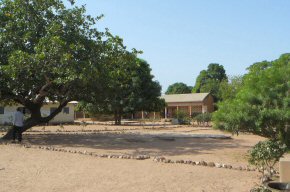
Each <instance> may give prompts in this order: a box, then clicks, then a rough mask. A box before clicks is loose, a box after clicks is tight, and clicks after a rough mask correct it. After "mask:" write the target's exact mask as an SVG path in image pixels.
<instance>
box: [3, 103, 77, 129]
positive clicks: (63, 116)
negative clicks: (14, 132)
mask: <svg viewBox="0 0 290 192" xmlns="http://www.w3.org/2000/svg"><path fill="white" fill-rule="evenodd" d="M57 106H58V104H47V105H44V106H43V107H42V108H41V115H42V116H43V117H45V116H48V115H49V114H50V110H51V108H56V107H57ZM17 107H21V105H18V106H5V107H4V114H0V124H5V123H13V119H14V113H15V112H16V109H17ZM66 107H68V108H69V113H68V114H67V113H65V112H64V110H62V111H61V112H60V113H59V114H57V115H56V116H55V117H54V118H53V119H52V120H51V121H50V123H71V122H74V105H73V104H71V103H68V104H67V106H66ZM28 117H29V114H25V118H28Z"/></svg>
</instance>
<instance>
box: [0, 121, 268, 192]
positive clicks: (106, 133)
mask: <svg viewBox="0 0 290 192" xmlns="http://www.w3.org/2000/svg"><path fill="white" fill-rule="evenodd" d="M0 135H1V134H0ZM209 135H211V136H219V135H225V136H231V139H220V138H207V136H209ZM23 137H24V142H23V143H24V144H25V145H26V146H29V148H25V147H23V146H21V145H18V144H9V145H4V144H3V143H2V145H0V192H2V191H3V192H6V191H9V192H18V191H21V192H26V191H27V192H31V191H43V192H45V191H47V192H48V191H58V192H66V191H72V192H74V191H77V192H78V191H85V192H87V191H88V192H90V191H92V192H93V191H100V192H106V191H118V192H119V191H120V192H123V191H124V192H125V191H126V192H128V191H129V192H130V191H132V192H133V191H148V192H149V191H158V192H159V191H161V192H162V191H168V192H175V191H182V192H183V191H190V192H192V191H197V192H199V191H204V192H207V191H218V192H219V191H249V190H250V189H251V188H252V187H253V186H255V184H256V183H258V182H259V179H258V175H259V173H258V172H257V171H240V170H234V169H225V168H217V167H209V166H199V165H192V164H181V163H178V164H177V163H164V162H155V161H153V160H154V157H155V156H158V157H159V156H162V157H164V158H166V159H171V160H172V161H174V162H176V161H177V160H190V161H194V162H197V161H198V162H201V161H205V162H214V163H219V164H229V165H232V166H233V167H239V166H241V167H246V166H247V159H246V154H247V151H248V150H249V148H250V147H251V146H253V145H254V144H256V143H257V142H258V141H260V140H263V138H261V137H258V136H254V135H246V134H241V135H239V136H232V135H231V134H229V133H224V132H221V131H217V130H212V129H211V128H203V127H187V126H169V125H166V126H164V125H150V124H147V125H143V126H139V125H131V126H111V125H87V126H69V125H68V126H47V127H35V128H33V129H32V132H28V133H26V134H24V136H23ZM46 147H49V148H50V149H49V150H45V149H46ZM43 148H44V149H43ZM51 149H53V150H51ZM55 149H62V150H65V151H67V152H70V153H65V152H63V151H61V152H60V151H56V150H55ZM83 153H86V154H90V155H84V154H83ZM104 154H106V155H109V157H110V156H112V157H114V156H121V155H126V156H131V157H137V156H140V155H148V156H150V158H149V159H145V160H136V159H119V158H117V159H116V158H104V157H100V156H102V155H103V156H104Z"/></svg>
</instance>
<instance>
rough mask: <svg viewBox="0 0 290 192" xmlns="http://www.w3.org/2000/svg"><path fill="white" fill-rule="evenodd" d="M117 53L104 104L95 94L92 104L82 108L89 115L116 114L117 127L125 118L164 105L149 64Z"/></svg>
mask: <svg viewBox="0 0 290 192" xmlns="http://www.w3.org/2000/svg"><path fill="white" fill-rule="evenodd" d="M115 50H118V51H117V52H119V53H118V55H119V57H118V59H117V60H115V61H112V62H110V63H109V66H108V68H110V73H109V76H108V83H107V85H108V87H107V88H106V92H105V94H101V97H103V99H102V102H99V99H97V100H95V98H98V97H100V94H99V93H98V92H95V94H94V93H92V94H91V100H89V101H87V102H83V103H82V104H81V105H82V106H81V108H82V109H83V110H84V111H86V112H88V113H90V114H100V113H101V114H113V115H114V118H115V124H116V125H120V124H121V119H122V116H123V115H125V114H129V113H134V112H137V111H141V110H143V111H160V110H161V109H163V107H164V105H165V102H164V100H162V99H160V98H159V96H160V95H161V86H160V84H159V83H158V82H157V81H154V80H153V78H154V76H153V75H151V69H150V67H149V64H148V63H147V62H146V61H144V60H141V59H138V58H136V57H135V56H134V54H129V53H126V52H123V53H121V52H122V51H124V50H123V48H122V47H119V48H116V49H115ZM114 54H116V52H115V53H114Z"/></svg>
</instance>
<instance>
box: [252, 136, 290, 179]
mask: <svg viewBox="0 0 290 192" xmlns="http://www.w3.org/2000/svg"><path fill="white" fill-rule="evenodd" d="M286 151H287V147H286V145H285V144H283V143H282V142H280V141H275V140H267V141H260V142H259V143H258V144H256V145H255V146H254V147H253V148H252V149H251V150H250V151H249V154H250V157H249V163H250V164H252V165H255V166H256V167H257V168H258V169H260V170H261V172H262V174H263V177H265V176H267V177H269V178H270V177H271V176H272V175H273V172H274V165H275V164H276V163H277V162H278V161H279V159H280V158H281V157H282V156H283V154H284V153H286Z"/></svg>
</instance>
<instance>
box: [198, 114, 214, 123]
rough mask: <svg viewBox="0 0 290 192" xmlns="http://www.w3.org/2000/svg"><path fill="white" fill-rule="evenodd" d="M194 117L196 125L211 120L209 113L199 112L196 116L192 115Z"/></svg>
mask: <svg viewBox="0 0 290 192" xmlns="http://www.w3.org/2000/svg"><path fill="white" fill-rule="evenodd" d="M194 119H195V120H196V121H197V124H198V125H201V124H202V125H208V124H209V122H210V121H211V114H210V113H200V114H198V115H197V116H195V117H194Z"/></svg>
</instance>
